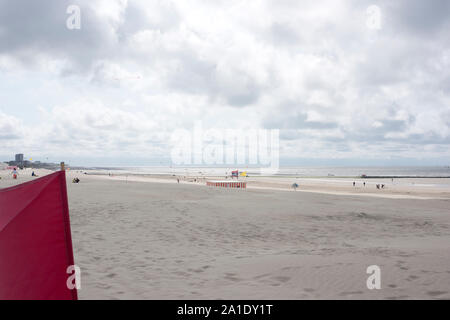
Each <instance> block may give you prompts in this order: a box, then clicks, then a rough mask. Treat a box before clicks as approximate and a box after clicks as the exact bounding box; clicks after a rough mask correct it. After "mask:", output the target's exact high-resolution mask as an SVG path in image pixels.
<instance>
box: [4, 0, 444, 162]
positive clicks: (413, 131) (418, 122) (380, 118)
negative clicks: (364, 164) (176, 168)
mask: <svg viewBox="0 0 450 320" xmlns="http://www.w3.org/2000/svg"><path fill="white" fill-rule="evenodd" d="M72 4H75V5H79V6H80V8H81V29H80V30H69V29H67V28H66V19H67V18H68V14H67V13H66V8H67V6H69V5H72ZM370 5H376V6H378V7H379V9H380V13H381V23H380V28H379V29H371V28H368V26H367V23H366V22H367V11H366V9H367V8H368V7H369V6H370ZM449 14H450V5H449V4H448V1H440V0H439V1H433V2H429V3H426V4H425V3H424V2H423V1H420V0H417V1H416V0H414V1H406V0H404V1H397V2H395V3H394V2H392V1H387V0H383V1H382V0H380V1H376V2H373V1H354V0H349V1H347V2H336V1H331V0H329V1H324V2H320V3H318V2H317V1H312V0H308V1H302V2H298V1H290V0H282V1H269V0H267V1H263V0H258V1H252V2H244V1H238V0H232V1H214V2H212V1H208V2H204V1H190V2H189V3H187V2H182V1H169V0H152V1H139V0H129V1H125V0H91V1H88V0H77V1H66V0H62V1H58V2H57V3H56V2H54V1H50V0H40V1H31V2H30V1H23V0H18V1H14V2H11V1H6V0H0V77H2V79H10V78H14V79H15V82H14V83H15V88H16V89H15V90H17V91H15V93H14V94H10V95H4V94H3V95H1V97H2V100H3V101H2V105H1V107H2V110H3V113H1V114H0V139H3V140H8V139H9V140H13V139H15V140H16V141H19V140H20V141H22V142H21V143H22V145H23V146H24V148H25V147H27V148H32V149H33V150H36V152H38V151H39V150H41V153H43V154H44V153H50V152H51V153H53V154H57V153H61V154H64V153H78V154H83V156H85V157H89V156H92V157H94V156H98V155H105V154H109V155H110V156H111V157H113V156H117V155H118V154H124V153H126V154H129V155H130V157H133V156H135V155H137V154H141V153H142V152H144V153H146V154H155V155H156V154H157V155H158V156H159V157H164V155H168V154H170V150H168V148H169V140H170V139H169V138H170V134H171V132H173V130H175V129H177V128H181V127H183V128H187V129H191V128H192V127H193V124H194V123H195V122H196V121H198V120H202V121H203V125H204V126H205V127H210V128H240V129H248V128H277V129H280V130H281V136H280V137H281V139H282V141H281V147H282V150H283V151H284V152H285V154H284V156H292V155H296V156H297V155H299V154H303V153H305V154H309V155H310V156H311V157H336V156H342V157H350V156H352V155H355V154H360V153H361V154H364V153H365V152H370V153H371V154H377V155H379V156H380V157H383V156H384V157H387V158H389V157H391V156H392V155H394V154H404V155H407V156H408V157H414V156H416V157H423V156H424V154H423V150H424V149H427V150H428V151H427V152H428V153H427V154H429V155H430V157H435V156H441V157H447V156H448V155H449V151H448V149H446V148H444V147H442V146H448V143H449V139H450V138H449V137H450V132H449V124H450V120H449V119H450V116H449V114H450V97H449V93H450V91H449V83H450V40H449V37H448V35H449V32H448V30H450V29H449V21H448V19H447V17H448V15H449ZM31 79H32V81H31ZM34 88H35V90H34ZM30 91H33V92H35V94H34V95H33V97H35V98H36V100H38V101H36V102H35V103H34V101H31V102H30V100H29V99H28V100H27V99H26V98H25V97H23V96H22V95H21V94H17V92H23V93H29V92H30ZM18 105H20V106H21V108H23V109H24V112H23V113H22V114H19V113H18V112H17V111H16V106H18ZM38 108H41V109H39V110H40V111H39V112H38V114H39V115H40V116H39V119H40V121H36V120H35V119H29V116H27V115H28V114H36V113H37V111H36V110H38ZM16 128H20V129H19V131H20V132H18V129H16ZM4 146H5V148H4V149H8V150H9V149H10V146H9V145H8V146H7V147H6V145H4Z"/></svg>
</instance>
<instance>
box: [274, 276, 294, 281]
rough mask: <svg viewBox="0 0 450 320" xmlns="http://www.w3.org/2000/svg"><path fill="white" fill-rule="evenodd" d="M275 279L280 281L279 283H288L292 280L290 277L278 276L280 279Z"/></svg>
mask: <svg viewBox="0 0 450 320" xmlns="http://www.w3.org/2000/svg"><path fill="white" fill-rule="evenodd" d="M273 279H275V280H277V281H279V282H283V283H284V282H288V281H289V280H291V278H290V277H284V276H278V277H274V278H273Z"/></svg>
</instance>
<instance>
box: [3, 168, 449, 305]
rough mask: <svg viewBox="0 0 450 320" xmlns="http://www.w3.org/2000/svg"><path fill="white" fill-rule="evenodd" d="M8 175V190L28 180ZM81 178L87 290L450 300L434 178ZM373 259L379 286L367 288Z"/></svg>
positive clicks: (76, 206) (78, 236)
mask: <svg viewBox="0 0 450 320" xmlns="http://www.w3.org/2000/svg"><path fill="white" fill-rule="evenodd" d="M37 172H38V174H40V175H42V174H45V173H46V172H45V171H42V170H38V171H37ZM30 174H31V171H29V172H28V171H26V172H23V173H22V172H21V176H20V177H19V181H18V182H23V181H24V180H29V179H31V177H28V175H30ZM0 176H3V179H2V180H0V188H2V187H5V186H8V185H12V184H16V183H18V182H16V181H12V180H11V179H10V177H8V176H6V175H5V173H1V172H0ZM74 176H78V177H80V179H81V183H80V184H72V183H69V184H68V192H69V202H70V204H69V205H70V216H71V223H72V236H73V244H74V252H75V261H76V264H77V265H78V266H79V267H80V268H81V272H82V274H81V281H82V289H81V290H80V291H79V296H80V298H81V299H421V298H424V299H450V209H449V208H450V190H449V189H448V188H442V186H441V187H435V186H433V183H434V182H433V181H427V182H426V183H425V181H423V180H420V181H412V182H411V185H409V183H410V182H408V181H406V182H403V183H400V182H397V183H398V184H397V186H396V185H394V184H392V185H387V189H386V190H383V191H381V192H377V191H376V189H375V188H374V187H373V186H371V187H370V188H371V189H372V190H370V189H362V187H359V188H360V189H355V188H353V187H352V186H350V187H349V186H348V185H347V183H346V182H345V181H344V182H342V181H340V182H333V181H328V182H326V181H325V182H323V181H320V179H317V180H316V181H314V180H313V181H309V180H306V181H300V183H299V185H300V186H301V188H300V189H302V191H308V192H302V191H298V192H293V191H292V190H290V189H289V187H288V186H289V185H290V183H291V182H292V181H291V180H289V183H287V182H286V181H288V180H280V179H282V178H280V179H279V178H272V179H273V180H270V181H266V182H265V180H264V179H271V178H261V179H260V180H258V181H256V180H257V179H255V181H253V183H252V182H249V186H250V188H249V189H247V190H235V189H220V188H211V187H206V186H204V185H203V184H202V183H197V184H196V183H188V182H184V181H182V183H180V184H177V183H176V181H175V180H174V179H173V178H172V179H169V178H167V177H162V178H159V179H152V178H148V177H139V176H131V177H123V176H119V177H117V176H115V177H109V176H107V175H106V176H105V175H103V176H93V175H83V174H80V173H76V172H70V171H69V172H68V180H69V182H70V180H71V179H72V178H73V177H74ZM325 180H326V179H325ZM413 180H414V179H413ZM394 182H395V181H394ZM371 183H372V182H371ZM377 183H378V182H377ZM412 183H414V184H415V186H414V185H412ZM441 183H445V182H442V181H441ZM318 191H319V192H320V193H319V192H318ZM364 193H367V194H364ZM399 196H400V198H398V197H399ZM403 196H405V197H407V199H401V197H403ZM370 265H378V266H379V267H380V268H381V289H380V290H368V289H367V287H366V280H367V277H368V276H369V275H368V274H366V268H367V267H368V266H370Z"/></svg>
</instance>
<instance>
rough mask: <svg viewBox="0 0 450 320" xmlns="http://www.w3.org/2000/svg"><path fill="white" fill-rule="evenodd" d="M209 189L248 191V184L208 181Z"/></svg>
mask: <svg viewBox="0 0 450 320" xmlns="http://www.w3.org/2000/svg"><path fill="white" fill-rule="evenodd" d="M206 185H207V186H208V187H221V188H236V189H246V188H247V182H242V181H206Z"/></svg>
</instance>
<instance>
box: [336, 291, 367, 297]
mask: <svg viewBox="0 0 450 320" xmlns="http://www.w3.org/2000/svg"><path fill="white" fill-rule="evenodd" d="M363 293H364V292H362V291H345V292H341V293H339V295H340V296H353V295H356V294H363Z"/></svg>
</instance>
